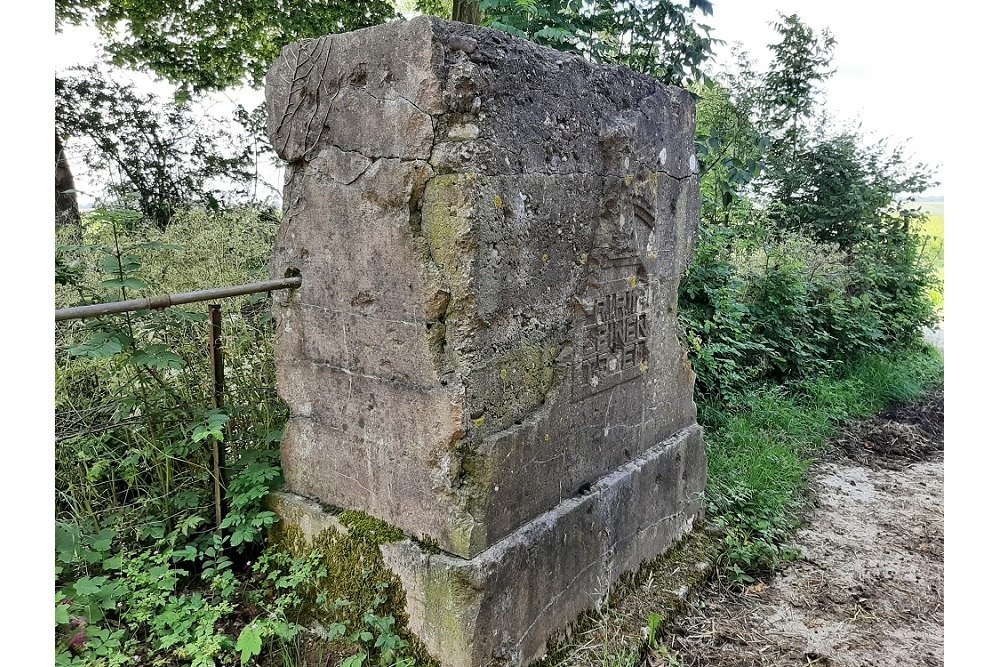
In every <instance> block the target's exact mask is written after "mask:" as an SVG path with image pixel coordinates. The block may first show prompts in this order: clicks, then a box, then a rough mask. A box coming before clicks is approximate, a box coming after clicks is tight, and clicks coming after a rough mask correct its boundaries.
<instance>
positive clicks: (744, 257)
mask: <svg viewBox="0 0 1000 667" xmlns="http://www.w3.org/2000/svg"><path fill="white" fill-rule="evenodd" d="M781 19H782V20H781V21H780V22H779V23H777V24H775V27H776V28H777V30H778V33H779V35H780V36H781V41H780V42H779V43H777V44H775V45H773V46H772V50H773V51H774V54H775V56H774V60H773V62H772V63H771V65H770V67H769V69H768V70H767V72H766V73H758V72H755V71H754V70H753V68H752V67H751V66H750V64H749V61H748V60H747V59H746V57H745V56H741V57H739V58H738V65H737V68H736V71H735V73H734V74H732V75H730V76H727V77H725V78H724V79H723V82H724V83H710V84H705V85H702V86H699V87H698V88H697V92H698V93H699V95H700V101H699V107H698V142H697V145H698V153H699V158H700V160H701V163H702V167H703V169H704V171H705V175H704V177H703V179H702V193H703V202H704V207H703V212H704V216H705V218H704V220H703V224H702V230H701V233H700V235H699V239H698V242H697V246H696V250H695V257H694V261H693V263H692V265H691V267H690V269H689V271H688V273H687V275H686V276H685V278H684V281H683V283H682V285H681V292H680V303H679V312H680V316H681V319H682V321H683V322H684V325H685V327H686V331H687V340H688V343H689V346H690V349H691V355H690V356H691V362H692V365H693V368H694V370H695V372H696V375H697V378H698V392H699V394H700V395H701V396H703V397H707V398H712V399H713V400H723V401H725V400H728V399H729V398H731V397H733V396H737V395H739V394H741V393H742V392H744V391H748V390H750V389H752V388H753V387H755V386H758V385H759V384H760V383H762V382H770V383H775V384H781V383H784V382H787V381H792V380H796V379H799V378H803V377H808V376H811V375H815V374H816V373H823V372H830V371H833V370H835V369H837V368H838V367H840V366H842V365H844V364H845V363H851V362H852V361H854V360H857V359H858V358H860V357H861V356H863V355H869V354H875V353H890V352H892V351H894V350H897V349H900V348H902V347H905V346H906V345H908V344H909V343H911V342H912V341H913V340H914V338H915V337H916V336H917V335H918V334H919V331H920V328H921V327H923V326H927V325H929V324H931V323H932V322H933V320H934V313H933V306H932V304H931V303H930V301H929V300H928V298H927V294H928V293H929V291H930V288H931V286H932V285H933V283H934V276H933V273H932V270H931V267H930V263H929V262H928V261H926V260H925V259H924V258H923V257H922V256H921V253H920V249H919V245H918V243H919V240H918V238H917V237H916V235H915V233H914V231H915V228H916V226H917V224H918V223H919V220H920V219H919V216H918V214H917V212H916V211H915V210H914V209H913V208H912V207H911V206H909V203H908V202H909V201H910V200H908V199H907V195H910V196H911V197H912V193H916V192H920V191H921V190H923V189H924V188H926V187H927V186H928V185H929V183H930V177H929V174H928V172H927V170H926V167H924V166H923V165H909V164H908V163H907V161H906V159H905V155H904V154H903V153H902V151H901V150H900V149H898V148H897V149H892V148H891V147H889V146H888V145H887V144H886V143H885V142H876V143H874V144H872V145H868V144H866V143H865V142H864V138H863V137H862V136H861V135H860V134H859V133H852V132H841V133H837V134H834V135H832V136H827V135H825V134H824V133H823V132H821V131H818V130H814V129H811V128H810V127H808V126H807V125H806V124H805V123H804V121H805V119H807V118H808V117H810V116H811V115H812V114H813V113H814V110H815V107H816V104H817V100H816V95H817V88H816V86H817V84H818V83H820V82H821V81H822V80H823V79H824V78H826V77H827V76H828V75H829V63H830V60H831V57H832V53H831V49H832V46H833V43H834V42H833V39H832V37H831V36H830V35H829V34H827V33H825V32H823V33H820V34H817V33H816V32H814V31H813V30H812V29H810V28H808V27H807V26H805V25H803V24H802V23H801V21H800V20H799V19H798V18H797V17H795V16H791V17H786V16H782V17H781Z"/></svg>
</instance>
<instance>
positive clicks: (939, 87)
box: [706, 0, 951, 195]
mask: <svg viewBox="0 0 1000 667" xmlns="http://www.w3.org/2000/svg"><path fill="white" fill-rule="evenodd" d="M713 4H714V7H715V13H714V16H711V17H708V19H707V21H706V23H708V24H709V25H711V26H713V27H714V28H715V30H714V32H713V36H714V37H716V38H718V39H723V40H726V41H727V42H730V43H735V42H743V43H744V45H745V47H746V49H747V51H748V52H749V53H750V55H751V56H752V57H754V58H756V59H757V60H758V61H759V63H760V65H761V66H762V67H763V66H764V64H765V63H767V61H768V60H769V51H768V49H767V45H768V44H769V43H773V42H776V41H777V39H776V38H775V33H774V30H773V29H772V28H771V26H770V24H771V23H772V22H774V21H776V20H777V18H778V12H779V11H780V12H783V13H785V14H793V13H797V14H798V15H799V16H800V17H801V18H802V20H803V21H804V22H805V23H806V24H807V25H809V26H810V27H812V28H815V29H817V30H819V29H821V28H829V29H830V32H831V33H832V34H833V36H834V38H835V39H836V40H837V46H836V49H835V51H834V66H835V67H836V69H837V72H836V73H835V74H834V75H833V77H831V78H830V79H829V80H828V81H827V82H826V84H825V85H826V89H827V104H828V107H829V108H830V109H831V110H832V111H833V112H834V113H835V114H836V116H837V117H838V118H840V119H842V120H844V121H849V120H853V119H860V121H861V123H862V127H863V128H864V129H865V130H867V131H869V132H871V133H872V134H873V135H876V136H880V137H889V138H891V139H893V140H895V141H897V142H899V143H903V144H904V145H905V146H906V147H907V148H908V149H909V150H910V151H911V152H912V154H913V155H914V157H915V158H916V160H917V161H920V162H925V163H927V164H928V165H931V166H938V167H939V168H938V170H937V180H938V181H940V182H941V185H940V186H938V187H937V188H935V189H934V191H932V192H929V193H928V194H939V195H943V194H944V182H945V178H944V168H943V166H944V154H945V133H946V132H947V131H949V129H951V126H949V125H948V124H947V123H946V122H945V119H944V104H943V100H945V99H947V97H948V92H947V91H948V87H947V86H946V79H945V62H946V60H947V58H946V56H945V54H944V50H945V49H944V45H945V44H946V42H944V41H943V40H942V39H941V37H942V35H943V32H944V27H943V26H942V24H941V21H942V16H941V14H942V12H941V11H940V10H936V9H935V8H936V7H938V5H937V4H936V3H915V2H904V1H899V0H895V1H885V0H882V1H880V0H865V1H863V2H862V1H861V0H714V3H713ZM718 51H719V52H720V53H724V52H726V51H728V48H727V47H723V48H720V49H718Z"/></svg>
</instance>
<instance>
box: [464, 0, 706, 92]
mask: <svg viewBox="0 0 1000 667" xmlns="http://www.w3.org/2000/svg"><path fill="white" fill-rule="evenodd" d="M479 4H480V6H481V7H482V9H483V12H484V21H483V22H484V24H485V25H487V26H489V27H491V28H495V29H497V30H503V31H505V32H509V33H512V34H514V35H517V36H519V37H523V38H525V39H530V40H532V41H535V42H538V43H540V44H545V45H546V46H551V47H553V48H557V49H561V50H564V51H572V52H576V53H579V54H581V55H583V56H585V57H587V58H590V59H592V60H595V61H596V62H602V63H612V64H616V65H622V66H625V67H629V68H631V69H633V70H635V71H637V72H640V73H642V74H647V75H649V76H652V77H655V78H657V79H660V80H661V81H663V82H665V83H671V84H675V85H682V84H685V83H689V82H691V81H693V80H695V79H698V78H700V77H701V76H702V74H703V73H702V69H701V68H702V66H703V65H704V64H705V62H706V61H707V60H708V58H709V57H710V56H711V54H712V46H713V44H714V40H713V39H711V38H710V37H709V28H708V26H706V25H704V24H701V23H698V22H696V21H695V20H694V18H693V11H692V9H691V8H690V7H694V6H697V7H698V8H699V9H701V10H702V11H707V12H711V4H710V3H707V2H696V3H691V6H690V7H685V6H683V5H680V4H677V3H675V2H669V1H668V0H655V1H653V2H650V1H647V0H635V1H631V0H630V1H627V2H618V1H610V0H598V1H597V2H585V1H584V0H481V1H480V3H479Z"/></svg>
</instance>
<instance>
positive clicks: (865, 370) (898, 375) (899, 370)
mask: <svg viewBox="0 0 1000 667" xmlns="http://www.w3.org/2000/svg"><path fill="white" fill-rule="evenodd" d="M943 373H944V370H943V363H942V358H941V355H940V353H938V352H937V351H936V350H933V349H931V348H929V347H925V346H920V347H919V348H916V349H914V350H912V351H908V352H904V353H899V354H896V355H894V356H876V357H870V358H868V359H866V360H864V361H862V362H860V363H858V364H856V365H854V366H852V367H850V368H849V369H846V370H845V371H844V372H842V373H840V374H838V375H835V376H820V377H816V378H813V379H810V380H807V381H803V382H800V383H798V384H796V385H793V386H791V387H775V386H772V387H766V388H761V389H758V390H755V391H752V392H748V393H747V394H746V395H744V396H743V397H742V399H741V400H737V401H734V402H732V403H731V404H730V405H738V406H741V409H740V410H739V411H738V412H733V411H731V409H730V411H726V410H723V409H722V408H721V407H719V406H717V405H707V406H704V407H703V410H702V421H703V423H704V424H705V427H706V447H707V454H708V488H707V490H706V500H707V504H708V512H709V515H710V517H711V519H712V520H713V521H714V522H715V523H716V524H717V525H719V526H721V527H723V528H724V529H725V530H726V533H727V537H726V546H727V548H726V553H725V558H724V563H723V565H724V567H725V568H726V569H727V570H728V572H729V574H730V575H731V576H732V577H733V578H734V579H736V580H738V581H744V582H749V581H752V579H753V577H754V576H757V575H760V574H763V573H765V572H767V571H768V570H770V569H771V568H773V567H774V566H775V565H776V564H777V563H778V562H780V561H781V560H782V559H786V558H791V557H794V554H793V553H792V552H791V551H790V550H789V549H788V547H786V546H785V540H786V539H787V537H788V536H789V535H790V533H791V531H792V530H793V529H794V528H795V527H796V525H797V517H798V514H799V510H800V508H801V504H802V497H803V494H802V492H803V489H804V485H805V481H806V472H807V470H808V468H809V464H810V462H811V460H812V458H813V457H815V456H816V455H817V454H818V453H819V452H820V451H821V450H822V447H823V445H824V444H825V443H826V441H827V440H828V439H829V438H830V437H831V436H832V435H833V434H834V433H835V432H836V431H837V429H838V428H839V427H840V426H841V425H842V424H844V423H845V422H846V421H848V420H850V419H856V418H861V417H867V416H870V415H873V414H876V413H878V412H879V411H880V410H882V409H884V408H885V407H886V406H888V405H890V404H892V403H898V402H905V401H909V400H913V399H915V398H917V397H918V396H920V395H921V394H922V393H923V392H925V391H926V390H927V389H928V388H929V387H931V386H935V385H940V384H941V383H942V382H943Z"/></svg>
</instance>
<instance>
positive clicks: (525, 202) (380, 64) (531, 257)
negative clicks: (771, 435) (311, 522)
mask: <svg viewBox="0 0 1000 667" xmlns="http://www.w3.org/2000/svg"><path fill="white" fill-rule="evenodd" d="M267 104H268V115H269V132H270V135H271V138H272V143H273V145H274V147H275V149H276V150H277V152H278V154H279V155H280V156H281V157H282V158H283V159H284V160H285V161H286V162H287V163H288V169H287V173H286V184H285V193H284V201H285V217H284V222H283V224H282V227H281V230H280V232H279V236H278V240H277V244H276V249H275V254H274V258H273V263H272V274H273V275H274V276H285V275H295V274H300V275H301V276H302V287H301V289H299V290H296V291H295V292H293V293H291V294H284V295H281V296H280V297H279V298H278V299H277V302H276V306H275V313H276V317H277V321H278V337H277V342H276V355H277V364H278V384H279V391H280V394H281V396H282V397H283V398H284V399H285V400H286V401H287V403H288V405H289V408H290V411H291V418H290V420H289V424H288V427H287V430H286V434H285V438H284V441H283V443H282V461H283V466H284V470H285V477H286V480H287V486H288V489H289V490H290V491H292V492H294V493H296V494H299V495H301V496H305V497H310V498H315V499H317V500H319V501H321V502H323V503H326V504H329V505H334V506H338V507H344V508H350V509H356V510H362V511H364V512H367V513H369V514H371V515H373V516H376V517H378V518H380V519H383V520H385V521H387V522H389V523H391V524H393V525H395V526H398V527H399V528H401V529H403V530H404V531H405V532H406V533H407V534H409V535H412V536H413V537H415V538H418V539H420V540H423V541H429V542H432V543H433V544H435V545H436V546H437V547H439V548H440V549H441V550H442V551H443V553H440V554H436V555H432V554H430V553H429V552H428V553H424V552H423V551H421V550H420V548H419V547H417V546H416V545H415V544H413V543H410V544H408V546H405V545H394V546H392V547H386V548H385V549H384V552H385V554H386V558H387V560H388V561H389V562H390V563H391V564H393V567H394V569H396V570H397V571H398V572H399V573H400V576H401V578H402V579H403V581H404V583H406V584H407V586H408V598H409V599H408V605H410V606H412V609H410V616H411V623H413V624H415V625H417V626H419V625H420V624H421V623H423V624H424V625H425V626H426V628H425V629H426V631H425V632H421V631H419V630H418V631H417V633H418V634H421V635H422V636H425V641H427V643H428V647H429V649H430V650H431V651H432V653H434V652H435V651H437V653H436V655H439V656H446V657H442V658H440V659H442V661H443V664H447V665H451V664H455V665H459V664H461V665H466V664H468V665H480V664H488V660H489V659H497V660H501V661H503V660H506V661H508V662H510V663H511V664H521V661H523V660H526V659H528V658H530V657H532V656H535V655H537V654H538V651H539V650H544V643H545V638H546V637H547V636H549V635H551V633H552V632H553V631H556V630H557V629H558V628H559V627H563V626H565V623H566V622H567V621H568V620H570V619H572V618H573V616H575V615H576V614H577V613H579V611H581V610H582V609H584V608H586V607H587V606H590V605H591V604H593V600H592V599H589V598H588V596H591V595H592V594H593V589H592V588H587V587H588V586H591V584H592V583H593V582H596V581H597V579H599V578H601V577H608V576H612V577H617V576H618V574H621V573H622V572H626V571H629V570H631V569H634V568H635V567H637V566H638V564H639V563H640V562H641V561H642V560H644V559H648V558H650V557H652V556H654V555H655V554H656V553H657V552H658V551H659V550H662V549H663V548H664V547H665V546H667V545H669V544H670V543H671V542H672V541H673V540H675V539H676V538H677V537H678V536H679V535H680V534H682V533H683V532H684V530H685V529H686V527H687V526H690V523H691V520H692V518H693V517H695V516H696V515H698V513H699V512H700V505H699V503H698V500H697V498H698V494H699V493H700V492H701V491H702V490H703V487H704V474H705V472H704V468H705V463H704V457H703V453H702V449H703V446H702V442H701V435H700V434H701V431H700V428H699V427H698V426H697V424H696V410H695V405H694V402H693V400H692V390H693V381H694V378H693V374H692V372H691V368H690V365H689V364H688V361H687V358H686V351H685V348H684V346H683V345H682V344H681V343H680V342H679V340H678V331H679V329H678V324H677V318H676V303H677V288H678V283H679V281H680V278H681V276H682V274H683V272H684V270H685V268H686V267H687V264H688V262H689V260H690V257H691V252H692V249H693V242H694V235H695V231H696V228H697V224H698V218H699V205H700V195H699V190H698V179H697V173H696V169H697V163H696V161H695V159H694V150H693V135H694V122H695V118H694V103H693V100H692V99H691V97H690V96H689V95H688V94H687V93H686V92H684V91H682V90H678V89H674V88H667V87H665V86H663V85H661V84H659V83H658V82H656V81H654V80H652V79H650V78H647V77H644V76H641V75H637V74H634V73H632V72H629V71H627V70H624V69H620V68H610V67H599V66H595V65H593V64H590V63H588V62H586V61H585V60H583V59H582V58H579V57H575V56H570V55H567V54H563V53H560V52H557V51H553V50H551V49H546V48H543V47H540V46H537V45H534V44H530V43H528V42H525V41H522V40H518V39H516V38H514V37H512V36H510V35H506V34H504V33H499V32H496V31H491V30H487V29H483V28H478V27H474V26H470V25H466V24H458V23H450V22H446V21H440V20H437V19H432V18H420V19H415V20H412V21H408V22H407V21H400V22H396V23H391V24H388V25H384V26H379V27H377V28H371V29H367V30H361V31H357V32H353V33H348V34H344V35H336V36H329V37H324V38H320V39H315V40H306V41H302V42H297V43H295V44H292V45H289V46H287V47H286V48H285V49H284V50H283V51H282V55H281V57H280V58H279V59H278V60H277V61H276V62H275V63H274V65H273V66H272V68H271V70H270V72H269V74H268V81H267ZM588 503H589V504H588ZM585 505H586V506H588V507H589V508H590V513H588V512H587V510H586V509H581V508H583V507H584V506H585ZM560 573H563V574H560ZM459 581H465V582H466V583H467V584H468V586H466V585H465V584H459V583H456V582H459ZM498 586H502V590H501V589H499V588H497V587H498ZM518 587H520V588H518ZM434 591H436V592H434ZM442 591H443V592H442ZM411 592H412V595H410V593H411ZM440 595H444V596H445V598H440ZM428 596H430V597H428ZM435 596H437V597H435ZM519 596H522V597H523V596H527V598H523V599H522V597H519ZM501 598H502V599H501ZM438 599H447V600H450V601H451V602H448V604H446V605H444V607H441V605H438V604H437V603H434V605H431V606H430V607H428V604H427V603H428V602H430V601H431V600H438ZM588 599H589V602H588ZM448 605H451V606H450V607H449V606H448ZM442 608H449V609H453V611H454V612H455V613H454V614H452V616H451V617H452V618H453V622H452V627H451V630H453V632H451V634H449V633H447V632H445V633H444V635H442V632H443V631H442V630H441V627H442V626H441V623H442V622H443V621H442V619H440V618H437V617H435V616H434V614H438V613H443V612H442V611H441V609H442ZM459 608H461V610H460V611H455V610H458V609H459ZM428 610H429V611H428ZM449 613H451V612H449ZM421 619H424V620H421ZM504 619H507V620H506V621H505V620H504ZM553 619H554V620H553ZM505 623H506V624H507V625H504V624H505ZM517 628H520V629H519V630H517ZM435 633H437V634H435ZM484 633H486V634H489V633H492V634H490V637H492V639H490V640H489V641H487V639H486V637H485V634H484ZM445 635H447V636H446V637H445ZM442 637H444V638H442ZM428 638H429V639H428ZM473 638H479V639H476V641H480V640H481V641H480V643H479V644H477V647H476V648H475V650H474V651H473V653H472V654H470V655H471V657H469V658H468V659H467V660H459V659H458V658H457V657H454V655H456V654H455V651H460V650H465V651H470V650H472V649H469V642H470V641H473ZM449 642H451V643H452V644H453V645H454V646H453V647H452V648H448V646H450V645H451V644H449ZM462 642H464V644H463V643H462ZM435 647H436V648H435ZM455 647H458V648H455ZM498 664H500V663H498Z"/></svg>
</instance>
